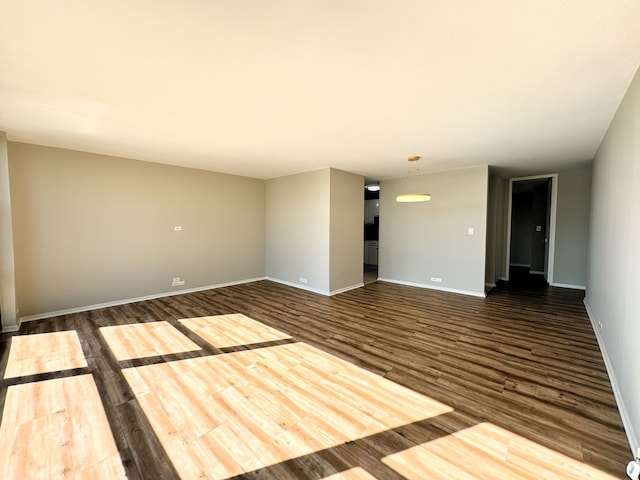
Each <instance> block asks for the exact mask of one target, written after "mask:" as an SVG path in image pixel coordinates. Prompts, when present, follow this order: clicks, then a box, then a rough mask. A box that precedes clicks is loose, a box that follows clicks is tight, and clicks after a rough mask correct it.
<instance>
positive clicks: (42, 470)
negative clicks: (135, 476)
mask: <svg viewBox="0 0 640 480" xmlns="http://www.w3.org/2000/svg"><path fill="white" fill-rule="evenodd" d="M0 445H2V448H0V480H8V479H12V480H13V479H16V480H17V479H20V480H26V479H44V478H74V479H82V478H86V479H118V478H126V476H125V472H124V468H123V466H122V462H121V460H120V455H119V454H118V450H117V448H116V444H115V441H114V439H113V435H112V434H111V430H110V428H109V423H108V421H107V417H106V415H105V413H104V409H103V408H102V402H101V401H100V395H99V394H98V390H97V388H96V384H95V382H94V380H93V377H92V376H91V375H78V376H73V377H67V378H58V379H53V380H46V381H42V382H33V383H26V384H22V385H13V386H10V387H9V388H8V390H7V396H6V400H5V405H4V411H3V417H2V425H0Z"/></svg>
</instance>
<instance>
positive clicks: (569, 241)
mask: <svg viewBox="0 0 640 480" xmlns="http://www.w3.org/2000/svg"><path fill="white" fill-rule="evenodd" d="M590 207H591V169H590V168H588V169H581V170H571V171H566V172H561V173H559V174H558V206H557V209H556V245H555V256H554V263H553V285H562V286H571V287H577V288H584V287H585V286H586V284H587V246H588V243H589V212H590Z"/></svg>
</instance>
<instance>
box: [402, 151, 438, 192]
mask: <svg viewBox="0 0 640 480" xmlns="http://www.w3.org/2000/svg"><path fill="white" fill-rule="evenodd" d="M420 158H421V157H420V155H411V156H410V157H409V158H408V159H407V160H409V175H408V176H409V177H410V176H411V175H420V168H419V167H418V161H419V160H420ZM407 178H408V177H407ZM429 200H431V195H430V194H429V193H403V194H400V195H398V196H397V197H396V202H400V203H407V202H428V201H429Z"/></svg>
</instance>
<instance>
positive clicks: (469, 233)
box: [467, 227, 474, 235]
mask: <svg viewBox="0 0 640 480" xmlns="http://www.w3.org/2000/svg"><path fill="white" fill-rule="evenodd" d="M473 233H474V228H473V227H469V228H467V235H473Z"/></svg>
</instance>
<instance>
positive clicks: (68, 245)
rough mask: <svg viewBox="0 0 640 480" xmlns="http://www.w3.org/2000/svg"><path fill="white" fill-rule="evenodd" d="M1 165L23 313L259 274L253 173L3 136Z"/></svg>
mask: <svg viewBox="0 0 640 480" xmlns="http://www.w3.org/2000/svg"><path fill="white" fill-rule="evenodd" d="M9 166H10V173H11V194H12V210H13V220H14V238H15V263H16V284H17V288H16V291H17V297H18V305H19V307H20V313H21V316H27V317H29V316H41V315H45V314H48V313H51V312H57V311H65V310H69V309H82V308H83V307H90V306H94V305H98V304H102V303H110V302H121V301H125V300H127V299H132V298H140V297H147V296H154V295H156V296H157V295H161V294H165V293H171V292H175V291H178V290H183V289H194V288H200V287H207V286H216V285H221V284H225V283H234V282H241V281H248V280H251V279H255V278H264V275H265V257H264V181H262V180H256V179H251V178H247V177H238V176H233V175H225V174H219V173H213V172H206V171H202V170H194V169H188V168H180V167H172V166H168V165H161V164H155V163H148V162H140V161H136V160H130V159H124V158H116V157H107V156H102V155H94V154H90V153H85V152H77V151H71V150H63V149H57V148H49V147H41V146H35V145H27V144H20V143H12V142H9ZM176 225H179V226H181V227H182V230H181V231H174V226H176ZM174 277H181V278H182V279H183V280H184V281H185V284H184V285H182V286H178V287H173V286H172V279H173V278H174ZM45 316H46V315H45Z"/></svg>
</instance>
